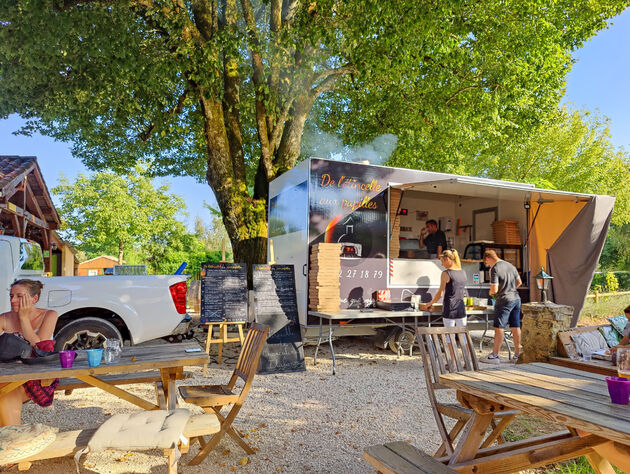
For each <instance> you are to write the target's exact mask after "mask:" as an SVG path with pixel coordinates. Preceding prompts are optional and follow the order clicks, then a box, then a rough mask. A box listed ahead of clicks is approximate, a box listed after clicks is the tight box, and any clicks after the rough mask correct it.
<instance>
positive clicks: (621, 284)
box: [591, 271, 630, 293]
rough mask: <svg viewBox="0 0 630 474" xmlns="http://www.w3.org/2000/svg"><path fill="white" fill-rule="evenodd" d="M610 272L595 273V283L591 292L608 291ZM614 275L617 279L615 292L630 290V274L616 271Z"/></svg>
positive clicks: (592, 284) (593, 282)
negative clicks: (607, 280) (607, 276)
mask: <svg viewBox="0 0 630 474" xmlns="http://www.w3.org/2000/svg"><path fill="white" fill-rule="evenodd" d="M609 273H610V272H606V273H601V272H599V273H595V274H594V275H593V281H592V283H591V291H598V292H600V293H602V292H603V291H604V290H606V291H608V290H607V288H608V286H607V284H606V275H608V274H609ZM610 274H612V275H614V277H615V278H616V279H617V284H618V286H617V289H616V290H615V291H627V290H630V272H624V271H616V272H615V273H610Z"/></svg>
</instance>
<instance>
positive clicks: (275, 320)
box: [253, 265, 306, 374]
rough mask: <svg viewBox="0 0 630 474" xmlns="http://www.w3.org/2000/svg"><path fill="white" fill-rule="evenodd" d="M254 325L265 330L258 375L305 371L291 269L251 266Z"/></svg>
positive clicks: (284, 266)
mask: <svg viewBox="0 0 630 474" xmlns="http://www.w3.org/2000/svg"><path fill="white" fill-rule="evenodd" d="M253 280H254V292H255V300H256V308H255V309H256V322H258V323H261V324H265V325H267V326H269V336H268V337H267V343H266V344H265V347H264V348H263V351H262V355H261V357H260V363H259V366H258V373H260V374H271V373H279V372H298V371H302V370H306V365H305V363H304V348H303V346H302V334H301V332H300V323H299V322H298V308H297V300H296V297H295V274H294V273H293V265H254V272H253Z"/></svg>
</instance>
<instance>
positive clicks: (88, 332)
mask: <svg viewBox="0 0 630 474" xmlns="http://www.w3.org/2000/svg"><path fill="white" fill-rule="evenodd" d="M105 339H118V340H119V341H120V345H121V347H122V344H123V338H122V335H121V334H120V331H119V330H118V328H117V327H116V326H114V325H113V324H112V323H110V322H109V321H106V320H104V319H101V318H94V317H88V318H80V319H76V320H74V321H72V322H70V323H68V324H66V325H65V326H64V327H62V328H61V329H60V330H59V332H58V333H57V334H56V335H55V350H58V351H62V350H70V349H71V350H81V349H92V348H99V347H103V342H105Z"/></svg>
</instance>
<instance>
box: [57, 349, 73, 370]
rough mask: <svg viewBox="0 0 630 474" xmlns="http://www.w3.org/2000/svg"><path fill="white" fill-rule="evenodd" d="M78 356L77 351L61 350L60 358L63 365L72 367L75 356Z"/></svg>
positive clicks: (65, 367) (67, 367)
mask: <svg viewBox="0 0 630 474" xmlns="http://www.w3.org/2000/svg"><path fill="white" fill-rule="evenodd" d="M76 356H77V353H76V352H75V351H59V360H60V361H61V367H63V368H64V369H69V368H70V367H72V363H73V362H74V358H75V357H76Z"/></svg>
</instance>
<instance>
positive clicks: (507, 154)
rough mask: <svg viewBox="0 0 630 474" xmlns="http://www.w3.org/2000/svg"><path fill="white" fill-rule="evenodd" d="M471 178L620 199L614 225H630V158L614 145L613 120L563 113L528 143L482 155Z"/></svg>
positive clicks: (585, 113) (472, 164)
mask: <svg viewBox="0 0 630 474" xmlns="http://www.w3.org/2000/svg"><path fill="white" fill-rule="evenodd" d="M466 174H471V175H476V176H487V177H490V178H496V179H507V180H513V181H520V182H526V183H532V184H535V185H537V186H538V187H541V188H547V189H562V190H565V191H574V192H584V193H595V194H610V195H616V197H617V199H616V202H615V212H614V214H613V222H614V223H616V224H623V223H627V222H630V189H629V188H628V186H627V183H628V182H630V155H628V153H626V152H624V151H623V150H622V149H617V148H615V147H614V146H613V144H612V143H611V137H610V130H609V123H608V119H605V118H602V117H600V116H598V115H597V114H593V113H590V112H588V111H573V110H569V109H567V108H562V109H559V110H558V111H557V113H555V114H554V115H553V116H552V117H550V119H549V120H547V121H545V122H544V123H543V124H542V125H541V126H540V127H538V128H536V129H534V130H532V131H531V133H530V134H529V136H528V137H527V138H526V139H524V140H522V141H520V142H517V143H510V144H508V145H507V146H505V147H503V148H502V149H500V150H486V151H484V152H480V153H479V154H478V155H477V156H476V157H475V159H474V160H471V161H470V163H469V165H468V169H467V173H466Z"/></svg>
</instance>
